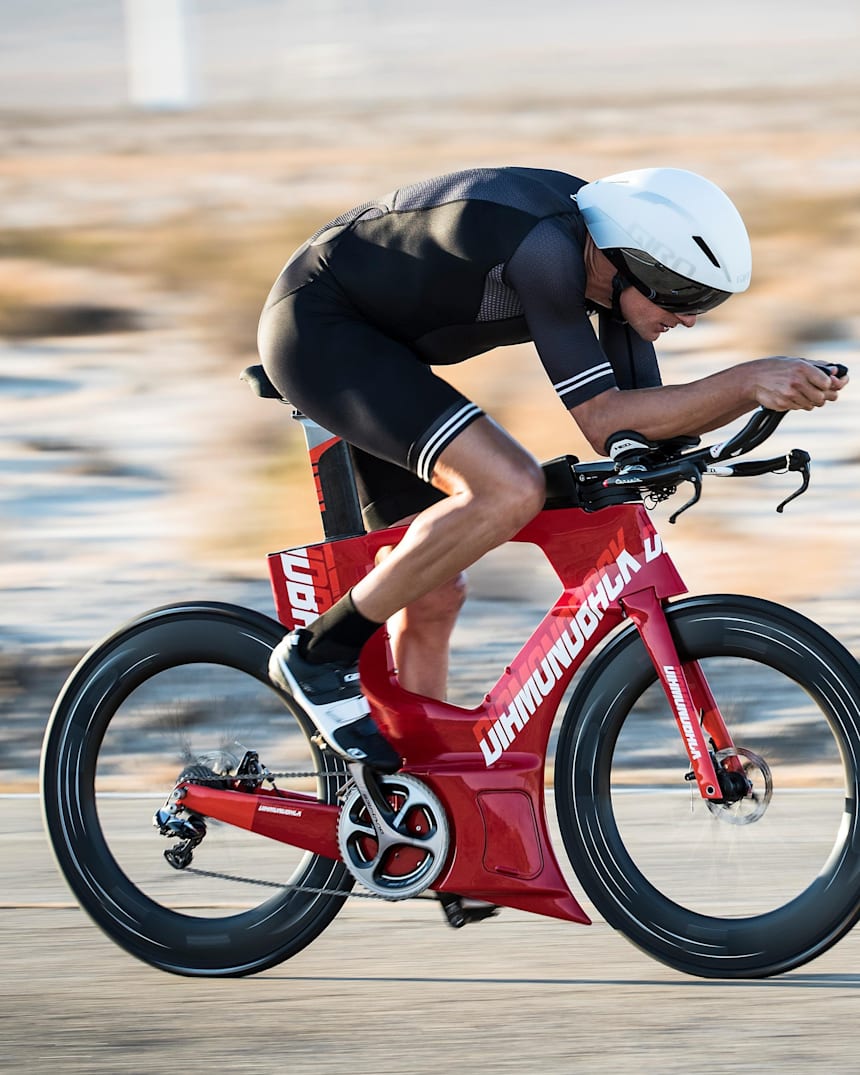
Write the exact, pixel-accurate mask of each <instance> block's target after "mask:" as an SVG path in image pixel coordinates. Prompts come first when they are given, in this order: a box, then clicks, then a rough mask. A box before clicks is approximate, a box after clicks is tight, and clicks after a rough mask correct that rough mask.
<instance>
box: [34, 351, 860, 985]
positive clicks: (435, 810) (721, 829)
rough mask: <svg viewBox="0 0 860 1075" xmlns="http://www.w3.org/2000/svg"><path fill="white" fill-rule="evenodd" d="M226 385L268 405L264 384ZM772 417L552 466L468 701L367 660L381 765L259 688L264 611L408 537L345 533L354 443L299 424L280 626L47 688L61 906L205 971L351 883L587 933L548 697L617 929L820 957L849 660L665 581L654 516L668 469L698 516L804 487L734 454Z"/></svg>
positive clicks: (854, 757) (568, 782) (179, 628)
mask: <svg viewBox="0 0 860 1075" xmlns="http://www.w3.org/2000/svg"><path fill="white" fill-rule="evenodd" d="M246 379H248V380H250V381H251V382H252V384H253V385H255V386H256V388H257V390H258V391H259V392H260V394H263V395H272V394H273V389H272V388H271V386H270V385H268V384H267V383H266V382H265V381H264V380H261V378H260V371H259V370H257V371H256V372H255V371H254V370H251V371H250V372H249V371H246ZM781 417H782V416H781V415H778V414H774V413H773V412H768V411H763V410H759V411H757V412H756V413H755V414H754V415H753V416H752V418H751V419H750V421H749V422H748V423H747V425H746V426H745V427H744V428H743V429H742V430H741V431H740V432H739V433H738V434H737V435H735V436H733V437H731V438H730V439H728V440H726V441H724V442H722V443H720V444H716V445H713V446H710V447H699V446H698V442H691V441H689V440H686V441H673V442H669V443H664V444H659V445H653V444H646V443H644V442H640V443H637V438H635V437H630V436H627V437H622V438H621V441H620V448H619V451H618V453H617V458H616V459H615V460H614V461H600V462H592V463H580V462H578V461H577V460H576V459H574V458H573V457H564V458H561V459H556V460H553V461H552V462H550V463H548V464H545V467H544V469H545V472H546V475H547V502H546V506H545V508H544V510H543V511H542V512H541V513H540V514H539V515H538V516H537V517H536V518H535V519H534V520H533V521H532V522H531V523H529V524H528V526H526V527H525V528H524V529H523V530H522V531H521V532H520V533H519V534H518V535H517V536H516V538H515V539H514V541H516V542H521V543H530V544H532V545H535V546H537V547H538V548H539V549H540V550H541V551H542V553H543V554H544V556H545V557H546V558H547V560H548V561H549V563H550V564H551V565H552V568H553V569H554V570H555V573H556V575H557V577H558V580H559V584H560V591H561V592H560V593H559V595H558V598H557V600H556V601H555V603H554V604H553V605H552V607H551V608H550V609H549V610H548V611H547V612H546V615H545V616H544V617H543V619H542V620H541V622H540V624H539V625H538V626H537V628H536V629H535V630H534V631H533V633H532V634H531V637H529V638H528V640H527V641H526V642H525V644H524V645H523V646H522V648H521V649H520V651H519V653H517V654H516V655H515V656H513V657H512V658H511V659H510V661H509V662H508V663H507V664H506V666H505V667H504V668H503V670H502V671H501V674H500V675H499V678H498V680H497V681H496V682H495V684H494V685H493V686H491V687H490V689H489V690H488V691H487V693H486V695H485V696H484V698H483V700H482V701H481V702H480V704H479V705H477V706H476V707H474V708H463V707H460V706H456V705H452V704H449V703H446V702H442V701H436V700H432V699H429V698H425V697H421V696H418V695H415V694H411V693H408V692H407V691H405V690H404V689H403V688H402V687H401V686H400V685H399V683H398V680H397V674H396V670H395V669H394V668H393V667H392V662H391V658H390V652H389V648H388V646H387V642H386V635H385V632H384V630H381V631H379V632H378V633H377V635H376V636H375V637H374V638H373V639H372V640H371V641H370V642H369V643H368V645H367V646H366V647H365V649H364V651H363V654H362V659H361V665H360V672H361V679H362V684H363V687H364V690H365V692H366V694H367V697H368V698H369V700H370V704H371V706H372V709H373V713H374V716H375V719H376V721H377V722H378V724H379V726H380V727H381V728H382V729H383V731H384V733H385V734H386V735H387V736H388V737H389V739H390V741H391V742H392V743H393V744H394V745H395V746H396V748H397V749H398V751H399V752H400V753H401V755H402V756H403V758H404V759H405V763H404V766H403V769H402V771H400V772H398V773H395V774H392V775H382V774H379V773H375V772H372V771H370V770H368V769H367V768H366V767H364V766H362V765H360V764H349V765H347V764H346V763H345V762H344V761H342V760H341V759H340V758H338V757H336V756H334V755H333V754H332V753H331V752H330V751H329V750H328V749H326V748H325V746H324V744H323V743H322V742H321V740H320V738H319V737H318V735H317V734H316V733H315V729H314V727H313V725H312V724H311V722H310V721H309V719H308V718H307V716H306V715H305V713H304V712H303V711H302V710H301V708H300V707H299V706H298V705H297V704H296V703H295V702H294V700H293V699H292V698H291V697H290V696H288V695H286V694H284V693H282V692H280V691H279V690H278V689H276V688H275V687H273V685H272V684H271V683H270V682H269V678H268V674H267V666H268V661H269V655H270V653H271V651H272V648H273V646H274V645H275V644H276V643H277V642H278V641H279V639H280V638H281V637H282V635H283V633H284V630H285V628H293V627H295V626H298V625H302V624H305V623H307V622H309V620H310V619H312V618H313V617H314V616H316V615H317V614H318V613H320V612H322V611H323V610H325V609H326V608H327V607H329V606H330V605H331V603H332V602H333V601H335V600H336V599H337V598H338V597H339V596H340V595H341V594H343V593H344V592H345V591H346V590H347V589H348V588H349V587H350V586H351V585H353V584H354V583H355V582H356V581H357V580H358V579H359V578H361V577H362V575H364V574H365V573H366V572H367V571H368V570H369V569H370V567H371V566H372V565H373V563H374V559H375V557H376V554H377V552H378V550H379V549H380V547H381V546H383V545H391V544H393V543H396V541H397V540H398V538H399V536H400V533H401V531H397V530H385V531H381V532H375V533H365V532H363V528H362V527H361V526H360V516H359V514H358V513H357V505H356V501H355V496H354V487H353V486H351V484H350V481H349V478H350V468H349V450H348V448H347V446H346V445H344V444H343V443H342V442H341V441H339V440H338V439H337V438H335V437H332V436H331V435H330V434H328V433H326V431H324V430H321V429H320V428H319V427H317V426H314V425H313V423H306V432H307V435H308V444H309V449H310V455H311V459H312V462H313V468H314V474H315V478H316V481H317V488H318V492H319V496H320V507H321V510H322V512H323V520H324V529H325V540H324V541H322V542H319V543H316V544H311V545H308V546H305V547H302V548H294V549H289V550H285V551H282V552H278V553H275V554H273V555H271V556H270V557H269V568H270V573H271V579H272V584H273V591H274V599H275V607H276V610H277V616H278V620H277V621H275V620H274V619H272V618H270V617H269V616H266V615H263V614H262V613H260V612H257V611H252V610H250V609H246V608H240V607H236V606H232V605H226V604H217V603H209V602H196V601H192V602H187V603H184V604H177V605H172V606H169V607H165V608H159V609H155V610H154V611H151V612H148V613H146V614H144V615H143V616H141V617H140V618H138V619H136V620H134V621H132V622H131V623H128V624H126V625H125V626H124V627H122V628H121V629H120V630H118V631H117V632H116V633H114V634H113V635H111V636H110V637H109V638H108V639H106V640H105V641H103V642H101V643H100V644H99V645H97V646H96V647H95V648H94V649H92V650H91V651H90V652H89V653H88V654H87V655H86V656H85V657H84V658H83V660H82V661H81V662H80V664H79V665H78V667H77V668H76V669H75V670H74V672H73V674H72V675H71V677H70V678H69V680H68V682H67V683H66V685H65V687H64V688H63V690H62V693H61V695H60V697H59V698H58V700H57V703H56V705H55V708H54V711H53V714H52V716H51V720H50V724H49V726H48V729H47V732H46V736H45V742H44V749H43V757H42V773H41V780H42V795H43V805H44V815H45V819H46V824H47V830H48V833H49V836H50V840H51V843H52V845H53V848H54V852H55V854H56V858H57V861H58V863H59V866H60V868H61V870H62V872H63V873H64V875H65V877H66V879H67V880H68V883H69V884H70V886H71V888H72V890H73V891H74V893H75V895H76V896H77V898H78V900H79V901H80V903H81V905H82V906H83V907H84V908H85V909H86V911H88V912H89V914H90V915H91V916H92V918H93V919H94V920H95V922H96V923H97V924H98V925H99V926H100V927H101V928H102V929H103V930H104V931H105V932H106V933H107V934H108V935H109V936H110V937H111V938H112V939H113V940H114V941H116V942H117V943H118V944H120V945H122V946H123V947H124V948H125V949H127V950H128V951H129V952H130V953H132V954H133V955H135V956H137V957H139V958H140V959H143V960H145V961H147V962H148V963H150V964H152V965H153V966H156V967H159V968H162V969H164V970H166V971H171V972H175V973H178V974H186V975H207V976H224V975H242V974H250V973H253V972H256V971H260V970H262V969H264V968H267V967H271V966H273V965H274V964H276V963H278V962H280V961H282V960H285V959H287V958H289V957H291V956H293V955H295V954H296V953H297V952H299V951H300V950H301V949H302V948H303V947H304V946H306V945H307V944H309V943H310V942H311V941H313V940H314V938H316V937H317V936H318V935H319V934H320V933H321V932H322V931H323V930H324V929H325V928H326V927H327V926H328V925H329V924H330V923H331V922H332V920H333V919H334V918H335V916H336V915H337V913H338V911H339V910H340V908H341V907H342V906H343V904H344V901H345V900H346V899H347V898H348V896H349V895H350V894H353V895H361V896H364V897H366V898H381V899H384V900H403V899H409V898H413V897H418V896H420V895H421V894H425V895H427V894H431V893H432V894H435V896H436V897H437V898H439V899H440V900H441V902H442V906H443V908H444V909H445V912H446V914H447V915H448V918H449V920H450V921H451V923H452V924H455V925H457V924H461V923H462V922H463V921H465V920H467V918H468V917H469V910H468V908H469V901H470V900H476V901H484V902H485V903H487V904H491V905H495V906H501V907H511V908H518V909H520V910H523V911H528V912H533V913H535V914H538V915H548V916H551V917H554V918H557V919H563V920H565V921H568V922H572V923H579V924H582V925H585V924H588V922H589V918H588V915H587V914H586V912H585V910H584V909H583V907H582V906H581V905H580V903H579V902H578V901H577V898H576V896H575V895H574V893H573V891H572V888H571V883H569V881H568V878H567V876H566V875H565V873H564V872H563V870H562V866H561V864H560V861H559V858H558V857H557V855H556V849H555V847H554V842H553V839H552V836H551V826H550V823H549V819H548V816H547V810H546V805H545V804H546V799H547V794H548V791H549V788H548V781H547V780H546V772H547V771H548V770H547V764H546V763H547V752H548V746H549V744H550V743H551V741H554V739H553V735H554V732H553V728H554V722H555V721H556V716H557V714H558V713H559V711H560V709H561V711H562V712H561V716H560V727H559V728H558V734H557V741H555V748H554V759H553V762H554V764H553V766H552V793H553V797H554V799H555V806H556V812H557V823H558V829H559V831H560V835H561V847H562V848H563V850H564V852H565V854H566V856H567V859H568V860H569V865H570V867H571V869H572V872H573V874H574V875H575V878H576V879H577V880H578V883H579V884H580V885H581V886H582V888H583V889H584V891H585V893H586V894H587V896H588V897H589V898H590V899H591V901H592V903H593V904H594V906H595V907H596V908H597V910H598V912H599V913H600V914H601V915H602V916H604V918H605V919H606V920H607V921H608V922H609V923H611V925H612V926H614V927H615V928H616V929H618V930H620V931H621V932H622V933H623V934H624V935H625V936H626V937H628V938H629V939H630V940H631V941H632V942H634V943H635V944H636V945H638V946H639V947H640V948H641V949H643V950H644V951H645V952H647V953H648V954H649V955H651V956H653V957H655V958H656V959H658V960H662V961H663V962H664V963H666V964H668V965H670V966H672V967H675V968H677V969H678V970H680V971H684V972H687V973H690V974H696V975H702V976H706V977H725V978H743V977H756V976H764V975H770V974H776V973H779V972H781V971H786V970H788V969H789V968H792V967H797V966H799V965H801V964H803V963H805V962H806V961H808V960H810V959H813V958H814V957H816V956H817V955H819V954H820V953H822V952H823V951H825V950H826V949H827V948H828V947H829V946H831V945H832V944H834V943H835V942H836V941H837V940H838V939H839V938H840V937H842V936H843V935H844V934H845V933H846V931H848V930H849V929H850V928H851V926H852V925H853V924H854V923H855V921H856V920H857V918H858V915H860V832H858V798H860V794H858V793H860V789H859V788H858V779H859V778H860V777H858V772H860V769H858V756H860V708H858V706H860V676H858V666H857V663H856V661H855V659H854V658H853V657H852V656H851V654H850V653H849V652H848V651H847V650H846V649H844V648H843V647H842V646H841V645H840V644H839V643H838V642H837V641H836V640H835V639H834V638H832V637H831V636H830V635H829V634H828V633H826V632H825V631H824V630H822V629H821V628H820V627H819V626H817V625H816V624H815V623H812V622H811V621H809V620H808V619H806V618H804V617H802V616H800V615H799V614H797V613H796V612H794V611H791V610H789V609H787V608H783V607H781V606H779V605H776V604H772V603H769V602H766V601H763V600H758V599H755V598H753V597H739V596H730V595H716V596H700V597H685V596H682V595H683V594H684V592H685V588H684V584H683V582H682V581H681V578H680V577H679V574H678V572H677V571H676V569H675V567H674V566H673V564H672V562H671V560H670V559H669V556H668V555H667V553H666V551H665V550H664V548H663V544H662V542H661V539H660V537H659V535H658V533H657V532H656V530H655V528H654V526H653V525H652V522H651V518H650V516H649V515H648V513H647V511H646V507H645V505H646V504H647V503H648V502H649V501H654V500H662V499H664V498H666V497H668V496H670V495H671V494H672V493H674V492H675V491H676V489H678V488H679V487H680V486H684V485H687V484H689V486H690V488H691V490H692V496H691V498H690V500H689V503H688V504H686V505H684V507H688V506H690V505H691V504H693V503H695V501H696V500H697V499H698V497H699V494H700V492H701V486H702V480H703V478H704V477H705V476H708V475H713V474H718V475H726V476H731V475H733V476H751V475H760V474H766V473H771V472H778V471H789V472H795V473H796V474H797V475H799V476H800V478H801V487H800V488H799V489H798V490H797V493H800V492H802V491H803V490H804V489H805V488H806V485H807V483H808V479H809V457H808V455H807V454H806V453H805V452H802V451H797V450H795V451H792V452H790V453H789V454H788V455H781V456H778V457H774V458H769V459H764V460H758V461H748V460H747V461H744V460H740V459H739V457H740V456H742V455H744V454H746V453H747V452H749V451H751V450H752V449H753V448H755V447H756V446H757V445H759V444H761V443H762V442H763V441H764V440H765V439H766V438H767V437H768V436H769V435H770V434H771V433H772V432H773V430H774V429H775V428H776V425H777V424H778V422H779V420H780V418H781ZM797 493H794V494H793V495H797ZM791 498H792V497H789V498H788V499H791ZM784 503H787V501H785V502H784ZM782 506H783V505H780V510H781V508H782ZM681 510H684V508H681ZM676 514H677V513H676ZM673 520H674V516H673ZM499 609H500V611H499V615H500V616H503V615H504V606H503V605H501V604H500V606H499ZM580 670H582V671H581V674H580V675H579V676H578V677H577V673H578V672H580ZM575 677H577V678H576V679H575ZM153 814H154V826H153V825H151V824H150V819H151V818H153ZM557 842H558V841H556V843H557ZM569 872H570V871H568V873H569ZM353 886H356V887H355V890H354V892H353Z"/></svg>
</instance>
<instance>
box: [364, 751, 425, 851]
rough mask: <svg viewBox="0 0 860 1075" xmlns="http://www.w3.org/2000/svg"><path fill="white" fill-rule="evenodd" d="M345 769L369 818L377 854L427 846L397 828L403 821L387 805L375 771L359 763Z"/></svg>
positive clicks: (422, 840) (399, 815)
mask: <svg viewBox="0 0 860 1075" xmlns="http://www.w3.org/2000/svg"><path fill="white" fill-rule="evenodd" d="M347 768H348V769H349V771H350V773H351V774H352V779H353V780H354V781H355V785H356V787H357V788H358V790H359V794H360V795H361V798H362V801H363V802H364V805H365V807H366V809H367V813H368V814H369V816H370V820H371V823H372V825H373V829H374V835H375V836H376V840H377V842H378V845H379V853H382V852H383V851H385V850H387V848H389V847H393V846H398V847H403V846H407V847H419V848H422V849H423V848H425V847H426V846H427V840H426V838H424V839H421V838H416V837H414V836H410V835H409V833H408V832H406V831H405V827H403V829H401V828H398V826H399V825H400V823H401V822H402V821H403V817H402V815H401V814H400V813H395V812H394V811H392V809H391V807H390V806H389V805H388V802H387V800H386V799H385V796H384V795H383V794H382V792H381V791H380V788H379V785H378V783H377V781H376V773H375V771H374V770H373V769H370V768H368V766H366V765H365V764H364V763H363V762H360V761H356V762H350V763H349V764H348V766H347ZM408 805H409V804H408Z"/></svg>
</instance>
